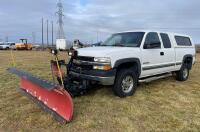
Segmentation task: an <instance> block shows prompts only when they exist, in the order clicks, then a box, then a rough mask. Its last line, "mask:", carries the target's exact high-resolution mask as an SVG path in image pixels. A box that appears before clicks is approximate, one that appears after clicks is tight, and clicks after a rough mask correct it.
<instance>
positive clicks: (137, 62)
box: [114, 58, 141, 76]
mask: <svg viewBox="0 0 200 132" xmlns="http://www.w3.org/2000/svg"><path fill="white" fill-rule="evenodd" d="M132 62H133V63H136V64H137V68H138V74H139V76H140V74H141V63H140V59H139V58H125V59H120V60H117V61H116V62H115V64H114V68H118V67H119V66H120V65H121V64H124V63H132Z"/></svg>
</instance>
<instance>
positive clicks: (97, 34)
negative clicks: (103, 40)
mask: <svg viewBox="0 0 200 132" xmlns="http://www.w3.org/2000/svg"><path fill="white" fill-rule="evenodd" d="M98 42H99V31H97V43H98Z"/></svg>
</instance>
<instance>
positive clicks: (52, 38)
mask: <svg viewBox="0 0 200 132" xmlns="http://www.w3.org/2000/svg"><path fill="white" fill-rule="evenodd" d="M51 31H52V33H51V41H52V47H53V42H54V30H53V21H51Z"/></svg>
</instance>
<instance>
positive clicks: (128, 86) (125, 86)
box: [121, 75, 134, 93]
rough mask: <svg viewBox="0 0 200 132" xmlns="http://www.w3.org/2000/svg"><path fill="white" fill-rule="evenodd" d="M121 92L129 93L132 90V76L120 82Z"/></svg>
mask: <svg viewBox="0 0 200 132" xmlns="http://www.w3.org/2000/svg"><path fill="white" fill-rule="evenodd" d="M121 85H122V91H123V92H124V93H129V92H130V91H131V90H132V89H133V85H134V80H133V77H132V76H130V75H129V76H126V77H125V78H124V79H123V80H122V84H121Z"/></svg>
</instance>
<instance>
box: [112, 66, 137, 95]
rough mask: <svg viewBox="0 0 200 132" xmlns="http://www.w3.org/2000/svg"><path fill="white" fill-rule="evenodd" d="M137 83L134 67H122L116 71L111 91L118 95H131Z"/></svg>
mask: <svg viewBox="0 0 200 132" xmlns="http://www.w3.org/2000/svg"><path fill="white" fill-rule="evenodd" d="M137 84H138V77H137V75H136V73H135V71H134V69H131V68H130V69H122V70H120V71H119V72H118V73H117V76H116V80H115V84H114V87H113V92H114V94H115V95H117V96H119V97H126V96H132V95H133V94H134V93H135V91H136V87H137Z"/></svg>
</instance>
